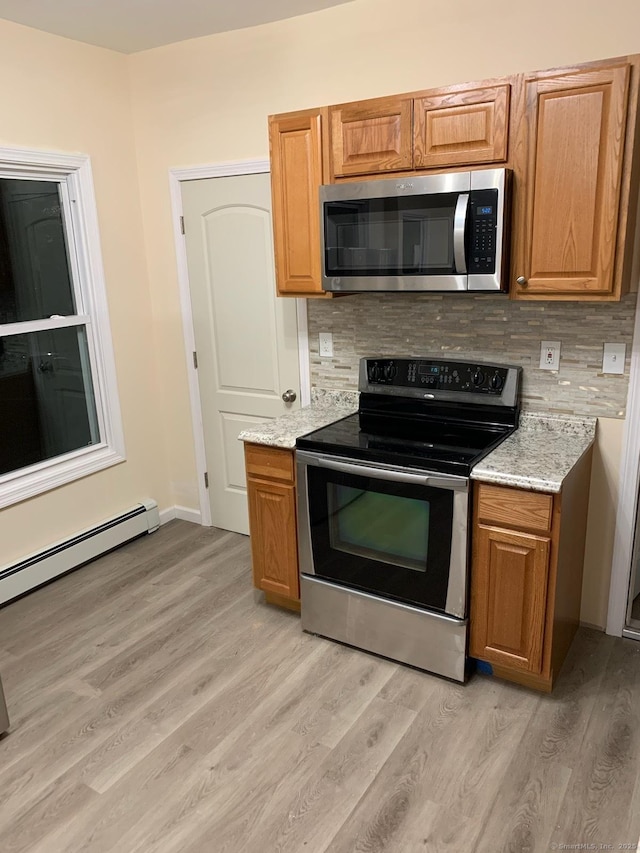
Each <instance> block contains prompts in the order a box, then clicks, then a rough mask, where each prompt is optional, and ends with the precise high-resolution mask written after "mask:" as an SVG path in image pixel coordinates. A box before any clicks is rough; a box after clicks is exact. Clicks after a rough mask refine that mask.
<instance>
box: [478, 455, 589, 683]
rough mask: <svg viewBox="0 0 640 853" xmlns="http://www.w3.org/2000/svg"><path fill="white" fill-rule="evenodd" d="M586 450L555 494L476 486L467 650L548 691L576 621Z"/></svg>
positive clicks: (498, 673) (505, 675)
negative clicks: (558, 491) (560, 489)
mask: <svg viewBox="0 0 640 853" xmlns="http://www.w3.org/2000/svg"><path fill="white" fill-rule="evenodd" d="M590 473H591V453H590V452H589V453H587V454H585V456H584V457H583V458H582V459H581V460H580V461H579V463H578V464H577V465H576V467H575V468H574V469H573V471H572V472H571V473H570V474H569V476H568V477H567V479H566V481H565V483H564V484H563V488H562V491H561V492H560V494H554V495H551V494H544V493H539V492H530V491H524V490H520V489H514V488H509V487H506V486H494V485H489V484H484V483H480V484H476V486H475V494H474V513H473V517H474V527H473V532H472V542H473V554H472V562H471V612H470V620H469V621H470V636H469V654H470V655H471V657H474V658H477V659H478V660H481V661H484V662H486V663H488V664H490V665H491V667H492V669H493V673H494V675H496V676H499V677H501V678H505V679H508V680H510V681H516V682H519V683H521V684H525V685H527V686H529V687H534V688H537V689H539V690H544V691H550V690H551V689H552V686H553V682H554V679H555V678H556V676H557V674H558V672H559V671H560V667H561V666H562V662H563V661H564V658H565V657H566V654H567V652H568V651H569V647H570V645H571V641H572V640H573V636H574V634H575V632H576V630H577V628H578V625H579V621H580V602H581V596H582V565H583V561H584V541H585V535H586V521H587V510H588V495H589V480H590Z"/></svg>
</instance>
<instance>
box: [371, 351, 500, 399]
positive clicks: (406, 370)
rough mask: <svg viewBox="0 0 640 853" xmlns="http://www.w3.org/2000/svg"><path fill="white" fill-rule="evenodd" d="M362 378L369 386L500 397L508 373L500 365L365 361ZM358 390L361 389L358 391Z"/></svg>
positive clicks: (394, 360)
mask: <svg viewBox="0 0 640 853" xmlns="http://www.w3.org/2000/svg"><path fill="white" fill-rule="evenodd" d="M365 361H366V378H367V380H368V384H369V390H374V389H372V388H371V386H380V390H381V391H382V388H383V387H385V386H386V387H387V388H389V387H392V388H397V389H400V388H403V389H408V388H415V389H422V390H424V391H459V392H466V393H473V394H487V395H490V396H500V394H501V393H502V391H503V389H504V387H505V385H506V384H507V377H508V374H509V371H510V370H512V369H513V368H509V367H505V366H502V365H492V364H478V363H475V362H467V361H434V360H431V359H422V358H421V359H406V358H395V359H394V358H378V359H365ZM360 390H361V391H362V390H364V389H363V388H360Z"/></svg>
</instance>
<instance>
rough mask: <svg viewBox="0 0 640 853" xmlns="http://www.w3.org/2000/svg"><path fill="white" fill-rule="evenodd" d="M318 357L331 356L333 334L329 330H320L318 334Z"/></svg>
mask: <svg viewBox="0 0 640 853" xmlns="http://www.w3.org/2000/svg"><path fill="white" fill-rule="evenodd" d="M318 338H319V339H320V345H319V347H318V349H319V352H320V358H333V335H332V334H331V332H320V334H319V335H318Z"/></svg>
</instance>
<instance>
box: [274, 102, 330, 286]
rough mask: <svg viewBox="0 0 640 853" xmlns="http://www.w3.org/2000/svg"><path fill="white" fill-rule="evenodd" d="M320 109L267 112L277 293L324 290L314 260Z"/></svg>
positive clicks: (323, 114)
mask: <svg viewBox="0 0 640 853" xmlns="http://www.w3.org/2000/svg"><path fill="white" fill-rule="evenodd" d="M326 116H327V113H326V110H325V109H320V110H304V111H301V112H297V113H288V114H286V115H277V116H270V117H269V145H270V151H271V194H272V200H273V212H272V215H273V238H274V247H275V260H276V283H277V289H278V295H280V296H313V295H324V291H323V290H322V282H321V265H320V204H319V201H318V187H319V186H320V185H321V184H322V182H323V167H322V163H323V160H322V128H323V122H326Z"/></svg>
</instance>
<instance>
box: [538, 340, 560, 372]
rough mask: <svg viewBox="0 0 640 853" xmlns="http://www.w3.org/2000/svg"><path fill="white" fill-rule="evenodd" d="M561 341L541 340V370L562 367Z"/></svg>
mask: <svg viewBox="0 0 640 853" xmlns="http://www.w3.org/2000/svg"><path fill="white" fill-rule="evenodd" d="M561 343H562V342H561V341H540V370H559V369H560V346H561Z"/></svg>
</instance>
